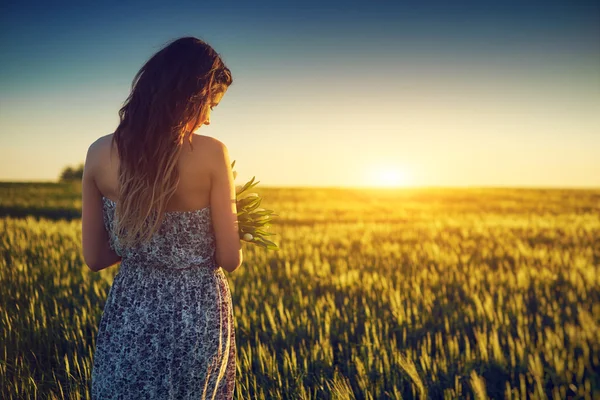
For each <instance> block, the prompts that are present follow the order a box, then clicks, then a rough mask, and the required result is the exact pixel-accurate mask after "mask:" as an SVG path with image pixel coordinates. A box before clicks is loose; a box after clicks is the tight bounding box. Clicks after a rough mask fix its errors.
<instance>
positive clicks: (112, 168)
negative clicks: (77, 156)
mask: <svg viewBox="0 0 600 400" xmlns="http://www.w3.org/2000/svg"><path fill="white" fill-rule="evenodd" d="M112 136H113V135H112V134H110V135H106V136H103V137H101V138H100V139H98V140H97V141H96V142H95V143H94V144H93V145H92V146H91V147H90V149H91V150H90V153H91V152H93V154H89V153H88V165H87V166H86V168H91V166H90V165H89V164H93V170H94V181H95V182H96V186H97V187H98V190H99V191H100V193H102V196H103V198H105V199H107V201H108V202H110V203H113V204H114V205H115V206H116V203H117V202H118V201H119V199H118V193H119V188H118V186H119V185H118V172H119V165H120V160H119V156H118V152H117V149H116V146H115V145H114V144H113V142H112ZM111 146H112V149H111ZM92 149H93V150H92ZM90 158H93V160H89V159H90ZM177 169H178V175H179V183H178V185H177V189H176V191H175V193H174V194H173V196H172V198H171V199H170V201H169V203H168V204H167V208H166V215H165V219H167V217H169V216H172V215H173V214H176V213H180V214H183V215H186V214H185V212H188V213H187V215H188V216H191V215H193V213H192V211H200V210H205V211H204V212H203V213H195V214H196V215H205V216H206V217H205V219H207V220H208V221H210V237H214V258H215V261H216V262H217V264H218V265H219V266H222V267H223V268H224V269H225V270H227V271H230V272H231V271H233V270H234V269H236V268H237V267H238V266H239V265H240V264H241V261H242V260H241V258H242V251H241V243H240V241H239V235H238V228H237V219H236V213H237V209H236V208H235V193H234V190H235V188H234V187H233V183H232V176H231V170H230V164H229V155H228V151H227V148H226V147H225V145H224V144H223V143H221V142H220V141H218V140H217V139H214V138H211V137H208V136H203V135H197V134H193V135H192V143H191V145H190V144H189V143H188V142H185V143H183V145H182V148H181V151H180V154H179V158H178V162H177ZM103 207H104V204H103ZM111 223H114V220H112V217H111ZM190 229H192V228H190ZM115 236H116V233H114V231H113V233H112V234H111V240H115ZM170 240H171V243H165V245H170V244H171V245H173V246H174V247H176V246H177V240H176V239H174V238H173V239H170ZM184 240H185V239H184ZM231 265H233V267H231Z"/></svg>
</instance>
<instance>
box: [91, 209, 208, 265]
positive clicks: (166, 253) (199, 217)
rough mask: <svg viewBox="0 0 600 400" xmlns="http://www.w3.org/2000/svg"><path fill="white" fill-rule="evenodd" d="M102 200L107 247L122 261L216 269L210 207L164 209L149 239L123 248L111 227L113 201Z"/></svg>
mask: <svg viewBox="0 0 600 400" xmlns="http://www.w3.org/2000/svg"><path fill="white" fill-rule="evenodd" d="M102 203H103V218H104V226H105V228H106V230H107V232H108V234H109V242H110V247H111V248H112V249H113V250H114V251H115V252H116V253H117V254H118V255H120V256H121V257H122V263H123V262H126V263H128V264H132V265H134V264H140V265H144V266H145V267H158V268H167V269H188V268H190V267H193V266H202V267H206V268H209V269H216V268H218V266H217V265H216V261H215V258H214V256H215V245H216V240H215V235H214V229H213V225H212V219H211V213H210V211H211V210H210V206H207V207H204V208H201V209H199V210H193V211H167V212H166V213H165V216H164V220H163V221H162V224H161V226H160V228H159V230H158V231H157V232H156V233H155V234H154V236H153V237H152V238H151V239H150V241H149V242H147V243H144V244H141V245H138V246H135V247H127V248H125V247H124V246H121V244H120V243H119V241H118V238H117V237H116V234H115V230H114V228H115V208H116V205H117V204H116V203H115V202H114V201H113V200H111V199H109V198H107V197H102Z"/></svg>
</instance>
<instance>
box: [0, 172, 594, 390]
mask: <svg viewBox="0 0 600 400" xmlns="http://www.w3.org/2000/svg"><path fill="white" fill-rule="evenodd" d="M253 191H254V192H257V193H259V194H260V195H261V196H262V197H263V202H262V206H263V207H266V208H269V209H273V210H276V212H277V213H278V215H279V218H278V220H277V223H276V224H275V225H273V226H272V227H271V229H270V231H271V232H273V233H276V234H277V236H273V238H274V239H273V240H274V241H276V242H277V243H278V245H279V247H280V250H279V251H267V250H265V249H262V248H257V247H252V246H251V245H248V244H244V263H243V264H242V266H241V267H240V268H239V269H238V270H236V271H235V272H233V273H232V274H227V273H226V275H227V277H228V280H229V283H230V287H231V291H232V296H233V303H234V306H235V308H234V314H235V319H236V325H235V331H236V342H237V382H236V398H237V399H255V398H257V399H280V398H281V399H456V398H464V399H486V398H489V399H529V398H531V399H568V398H573V399H590V400H591V399H593V398H600V373H599V372H598V371H600V301H599V300H600V190H573V189H572V190H566V189H565V190H558V189H546V190H543V189H502V188H497V189H493V188H485V189H476V188H468V189H467V188H465V189H458V188H455V189H443V188H429V189H386V190H384V189H381V190H376V189H341V188H340V189H335V188H331V189H322V188H261V187H260V186H258V187H256V188H255V190H253ZM80 208H81V201H80V187H79V185H77V184H51V183H43V184H42V183H39V184H37V183H0V288H1V289H0V351H1V352H2V357H1V358H0V359H1V361H0V387H1V389H0V397H1V398H3V399H45V398H50V399H89V398H90V391H89V390H90V376H91V366H92V360H93V353H94V347H95V335H96V333H97V327H98V324H99V321H100V317H101V315H102V310H103V306H104V302H105V300H106V296H107V294H108V291H109V289H110V285H111V283H112V280H113V277H114V276H115V274H116V272H117V270H118V266H114V267H112V268H109V269H106V270H103V271H101V272H98V273H94V272H91V271H90V270H89V269H88V268H87V266H86V265H85V264H84V262H83V259H82V253H81V225H80V224H81V221H80V219H79V218H80Z"/></svg>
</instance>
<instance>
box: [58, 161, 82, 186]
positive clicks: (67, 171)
mask: <svg viewBox="0 0 600 400" xmlns="http://www.w3.org/2000/svg"><path fill="white" fill-rule="evenodd" d="M81 178H83V163H81V164H79V165H78V166H76V167H71V166H68V167H65V168H64V169H63V170H62V172H61V173H60V178H59V180H60V181H61V182H68V181H80V180H81Z"/></svg>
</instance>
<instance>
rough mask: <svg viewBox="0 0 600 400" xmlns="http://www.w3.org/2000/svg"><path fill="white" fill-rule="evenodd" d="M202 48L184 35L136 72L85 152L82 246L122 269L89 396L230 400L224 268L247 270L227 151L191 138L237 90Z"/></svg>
mask: <svg viewBox="0 0 600 400" xmlns="http://www.w3.org/2000/svg"><path fill="white" fill-rule="evenodd" d="M231 83H232V78H231V73H230V71H229V69H228V68H227V67H226V66H225V64H224V63H223V60H222V59H221V57H220V56H219V55H218V54H217V52H216V51H215V50H214V49H213V48H211V46H209V45H208V44H207V43H205V42H204V41H202V40H200V39H197V38H194V37H184V38H180V39H177V40H174V41H172V42H171V43H170V44H169V45H168V46H166V47H164V48H163V49H161V50H160V51H159V52H157V53H156V54H155V55H154V56H152V57H151V58H150V59H149V60H148V61H147V62H146V63H145V64H144V66H143V67H142V68H141V69H140V71H139V72H138V73H137V74H136V76H135V78H134V81H133V84H132V90H131V94H130V95H129V97H128V98H127V100H126V102H125V104H124V106H123V107H122V108H121V109H120V111H119V116H120V123H119V126H118V127H117V129H116V131H115V132H114V134H110V135H106V136H103V137H101V138H99V139H98V140H96V141H95V142H94V143H93V144H92V145H91V146H90V147H89V149H88V153H87V156H86V161H85V167H84V174H83V194H82V200H83V205H82V221H81V222H82V245H83V256H84V259H85V262H86V264H87V265H88V266H89V268H90V269H91V270H92V271H100V270H103V269H105V268H108V267H110V266H112V265H114V264H115V263H117V262H119V261H120V262H121V264H120V268H119V271H118V273H117V274H116V276H115V278H114V281H113V284H112V286H111V288H110V291H109V294H108V298H107V300H106V303H105V306H104V312H103V315H102V318H101V320H100V325H99V329H98V334H97V339H96V349H95V353H94V361H93V369H92V384H91V392H92V398H93V399H113V398H114V399H116V398H118V399H192V398H193V399H198V398H201V399H231V398H233V393H234V383H235V372H236V364H235V356H236V351H235V335H234V320H233V307H232V303H231V294H230V291H229V286H228V283H227V279H226V277H225V275H224V273H223V269H224V270H226V271H228V272H233V271H234V270H235V269H237V268H238V267H239V266H240V264H241V263H242V250H241V242H240V238H239V233H238V222H237V209H236V202H235V187H234V181H233V179H234V178H233V172H232V169H231V161H230V159H229V153H228V150H227V147H226V146H225V145H224V144H223V143H221V142H220V141H219V140H216V139H213V138H210V137H208V136H202V135H198V134H196V133H194V131H196V130H197V129H198V128H200V127H201V126H202V125H208V124H210V113H211V110H212V109H213V108H214V107H216V106H217V104H219V102H220V100H221V98H222V97H223V95H224V94H225V91H226V90H227V88H228V87H229V85H231Z"/></svg>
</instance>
